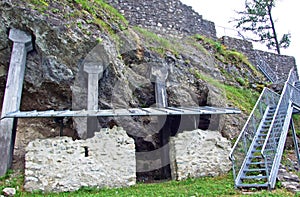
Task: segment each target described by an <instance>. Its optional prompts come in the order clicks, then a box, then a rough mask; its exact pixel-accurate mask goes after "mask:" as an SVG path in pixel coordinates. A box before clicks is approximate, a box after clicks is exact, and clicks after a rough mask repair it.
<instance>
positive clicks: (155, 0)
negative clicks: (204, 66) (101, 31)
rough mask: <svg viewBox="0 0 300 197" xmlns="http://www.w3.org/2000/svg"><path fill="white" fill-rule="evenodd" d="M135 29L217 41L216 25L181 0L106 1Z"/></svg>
mask: <svg viewBox="0 0 300 197" xmlns="http://www.w3.org/2000/svg"><path fill="white" fill-rule="evenodd" d="M106 2H107V3H109V4H110V5H112V6H113V7H115V8H116V9H117V10H119V12H120V13H122V14H123V15H124V16H125V17H126V18H127V19H128V21H129V22H130V24H131V25H135V26H142V27H145V28H150V29H152V30H154V31H155V30H156V31H158V32H159V33H165V34H168V33H170V34H172V35H177V34H179V35H180V34H181V35H193V34H196V33H198V34H202V35H205V36H207V37H210V38H214V39H216V38H217V36H216V29H215V24H214V23H213V22H211V21H207V20H204V19H203V18H202V16H201V15H199V14H198V13H197V12H195V11H194V10H193V9H192V7H190V6H187V5H184V4H183V3H181V1H179V0H147V1H145V0H134V1H133V0H106Z"/></svg>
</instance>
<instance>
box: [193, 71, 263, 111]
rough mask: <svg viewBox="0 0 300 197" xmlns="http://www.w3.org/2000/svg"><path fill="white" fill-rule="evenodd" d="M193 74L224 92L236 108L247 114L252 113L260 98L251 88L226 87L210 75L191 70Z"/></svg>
mask: <svg viewBox="0 0 300 197" xmlns="http://www.w3.org/2000/svg"><path fill="white" fill-rule="evenodd" d="M191 72H192V73H194V75H195V77H196V78H198V79H201V80H204V81H206V82H207V83H209V84H211V85H213V86H215V87H217V88H219V89H222V90H224V94H225V95H226V98H227V99H228V100H229V101H230V102H231V103H232V104H233V105H234V106H236V107H238V108H239V109H240V110H242V111H244V112H246V113H247V114H250V113H251V110H252V108H253V106H254V105H255V103H256V101H257V99H258V97H259V93H258V92H257V91H254V90H252V89H249V88H242V87H235V86H230V85H226V84H224V83H221V82H220V81H218V80H216V79H214V78H212V77H210V76H208V75H205V74H202V73H200V72H199V71H197V70H191Z"/></svg>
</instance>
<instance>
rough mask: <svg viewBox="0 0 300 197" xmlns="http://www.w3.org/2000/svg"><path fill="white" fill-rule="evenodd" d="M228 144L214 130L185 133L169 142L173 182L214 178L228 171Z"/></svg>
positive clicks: (229, 167) (228, 142)
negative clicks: (207, 177) (197, 178)
mask: <svg viewBox="0 0 300 197" xmlns="http://www.w3.org/2000/svg"><path fill="white" fill-rule="evenodd" d="M230 149H231V143H230V141H228V140H227V139H226V138H224V137H222V136H221V134H220V133H219V132H217V131H208V130H207V131H203V130H194V131H185V132H183V133H179V134H178V135H177V136H175V137H172V138H171V139H170V160H171V174H172V179H174V180H183V179H187V178H196V177H202V176H218V175H221V174H224V173H227V172H228V171H229V170H230V169H231V162H230V161H229V159H228V155H229V153H230Z"/></svg>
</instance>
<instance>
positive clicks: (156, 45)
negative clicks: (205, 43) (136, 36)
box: [133, 26, 181, 56]
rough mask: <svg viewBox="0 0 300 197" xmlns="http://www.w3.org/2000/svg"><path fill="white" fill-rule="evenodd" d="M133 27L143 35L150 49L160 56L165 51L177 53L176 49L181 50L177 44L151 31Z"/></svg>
mask: <svg viewBox="0 0 300 197" xmlns="http://www.w3.org/2000/svg"><path fill="white" fill-rule="evenodd" d="M133 29H134V30H135V31H137V32H138V33H140V34H141V35H142V36H143V37H144V40H145V41H146V44H147V45H148V47H149V48H150V49H151V50H152V51H155V52H156V53H158V54H160V55H161V56H164V55H165V53H166V52H167V51H170V52H172V53H173V54H174V55H178V50H181V49H180V47H179V46H178V45H176V44H174V43H172V42H171V41H169V40H167V39H166V38H163V37H161V36H158V35H157V34H155V33H153V32H151V31H148V30H146V29H143V28H141V27H136V26H135V27H133Z"/></svg>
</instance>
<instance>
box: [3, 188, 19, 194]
mask: <svg viewBox="0 0 300 197" xmlns="http://www.w3.org/2000/svg"><path fill="white" fill-rule="evenodd" d="M2 192H3V194H4V196H15V195H16V189H15V188H11V187H7V188H4V189H3V190H2Z"/></svg>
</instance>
